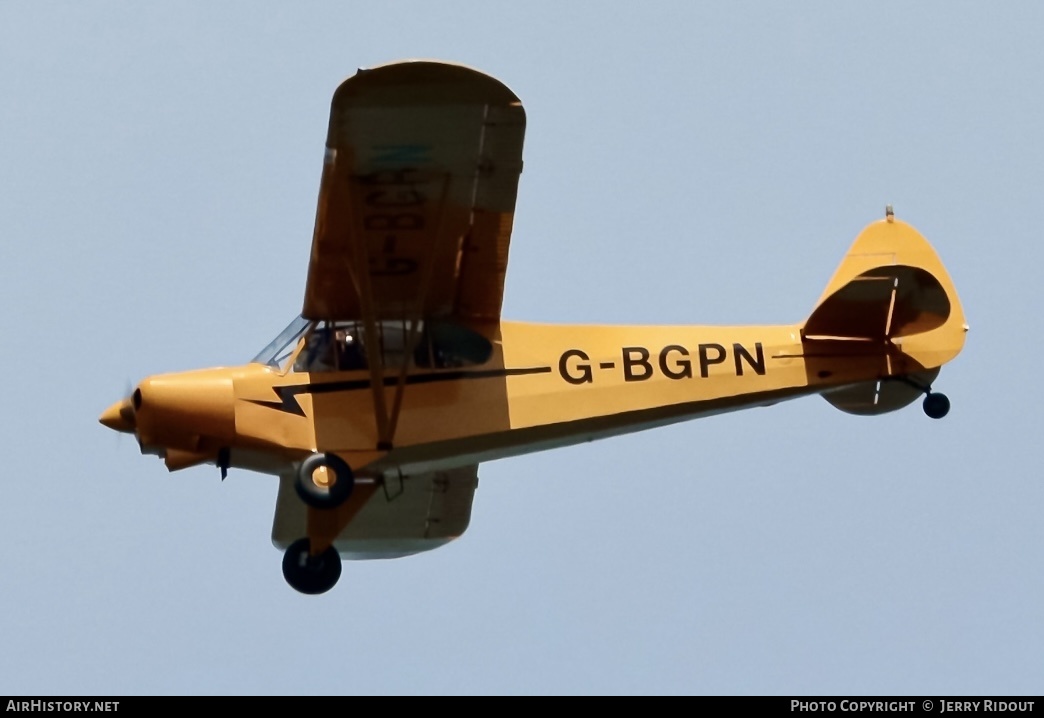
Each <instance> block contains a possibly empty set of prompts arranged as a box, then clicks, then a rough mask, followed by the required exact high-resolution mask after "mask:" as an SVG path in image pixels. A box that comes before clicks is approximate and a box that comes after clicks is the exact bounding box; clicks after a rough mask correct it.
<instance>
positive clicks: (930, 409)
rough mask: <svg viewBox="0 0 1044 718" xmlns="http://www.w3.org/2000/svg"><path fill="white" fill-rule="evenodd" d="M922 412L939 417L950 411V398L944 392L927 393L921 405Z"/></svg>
mask: <svg viewBox="0 0 1044 718" xmlns="http://www.w3.org/2000/svg"><path fill="white" fill-rule="evenodd" d="M921 406H922V408H923V409H924V413H925V414H927V415H928V416H930V417H931V418H933V419H941V418H943V417H944V416H946V415H947V414H949V413H950V400H949V399H947V398H946V395H945V394H935V393H932V394H929V395H928V396H926V397H924V404H922V405H921Z"/></svg>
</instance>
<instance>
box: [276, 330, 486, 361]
mask: <svg viewBox="0 0 1044 718" xmlns="http://www.w3.org/2000/svg"><path fill="white" fill-rule="evenodd" d="M375 328H376V337H374V338H373V341H375V342H376V344H377V351H378V352H379V353H380V356H381V362H382V363H383V365H384V368H385V369H401V368H402V366H403V364H404V363H407V364H408V365H409V366H415V367H419V368H424V369H446V368H450V367H465V366H474V365H478V364H484V363H486V362H487V361H489V358H490V356H491V355H492V353H493V345H492V344H490V342H489V340H488V339H486V338H485V337H484V336H482V335H481V334H479V333H478V332H475V331H473V330H471V329H468V328H466V327H462V326H459V325H456V324H453V323H450V322H440V321H434V322H428V323H427V324H423V323H422V324H421V325H420V326H418V328H417V335H416V340H415V342H414V346H413V350H412V352H411V351H410V350H411V347H410V346H409V345H410V344H411V342H410V327H409V325H408V324H407V323H406V322H393V321H383V322H377V324H376V327H375ZM368 341H369V339H368V337H367V333H366V330H365V328H364V327H363V325H362V322H319V323H318V324H317V325H316V326H315V328H314V329H313V330H312V331H311V332H310V333H308V335H307V338H306V339H305V346H304V348H303V349H302V350H301V352H300V354H298V355H297V359H296V360H295V361H294V367H293V368H294V371H297V372H323V371H357V370H360V369H366V368H367V366H368V365H369V355H368V353H367V348H366V347H367V342H368ZM292 350H293V348H292V347H291V348H290V350H288V353H289V352H290V351H292Z"/></svg>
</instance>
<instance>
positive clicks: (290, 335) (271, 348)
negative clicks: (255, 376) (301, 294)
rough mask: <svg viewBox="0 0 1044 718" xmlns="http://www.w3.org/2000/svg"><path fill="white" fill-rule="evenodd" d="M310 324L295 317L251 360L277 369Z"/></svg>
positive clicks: (288, 356) (287, 357)
mask: <svg viewBox="0 0 1044 718" xmlns="http://www.w3.org/2000/svg"><path fill="white" fill-rule="evenodd" d="M310 324H311V322H310V321H309V320H307V319H305V318H304V317H301V316H298V317H295V318H294V320H293V321H292V322H290V324H289V325H288V326H287V327H286V329H284V330H283V331H281V332H279V336H277V337H276V338H275V339H273V340H272V341H271V342H269V343H268V346H266V347H265V348H264V349H262V350H261V351H260V352H259V353H258V355H257V356H256V357H254V358H253V359H251V361H252V362H255V363H257V364H266V365H268V366H272V367H275V368H276V369H279V368H280V367H282V366H283V364H284V363H286V360H287V359H289V358H290V355H291V354H292V353H293V351H294V349H295V348H296V347H297V342H298V340H300V338H301V335H302V334H304V333H305V331H306V330H307V329H308V326H309V325H310Z"/></svg>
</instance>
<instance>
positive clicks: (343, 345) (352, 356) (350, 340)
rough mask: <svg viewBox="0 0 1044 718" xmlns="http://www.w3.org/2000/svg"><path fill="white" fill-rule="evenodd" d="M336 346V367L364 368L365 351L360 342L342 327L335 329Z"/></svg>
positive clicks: (343, 369)
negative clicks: (337, 350)
mask: <svg viewBox="0 0 1044 718" xmlns="http://www.w3.org/2000/svg"><path fill="white" fill-rule="evenodd" d="M337 347H338V349H339V352H338V354H339V356H338V362H337V368H338V369H340V370H341V371H352V370H353V369H365V368H366V353H365V352H364V351H363V348H362V343H361V342H359V341H358V340H357V339H356V338H355V337H354V336H352V335H351V334H349V333H348V332H347V331H346V330H344V329H338V330H337Z"/></svg>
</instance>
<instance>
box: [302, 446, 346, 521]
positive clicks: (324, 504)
mask: <svg viewBox="0 0 1044 718" xmlns="http://www.w3.org/2000/svg"><path fill="white" fill-rule="evenodd" d="M323 466H325V467H326V470H327V471H328V472H330V473H332V474H333V478H334V482H333V484H331V485H330V486H320V485H319V484H317V483H315V477H314V476H313V474H314V473H315V470H316V469H318V468H320V467H323ZM354 488H355V475H354V474H353V473H352V468H351V467H350V466H348V463H347V462H346V461H345V460H344V459H342V458H341V457H339V456H337V455H335V454H312V455H311V456H309V457H308V458H307V459H305V460H304V461H302V462H301V466H300V468H299V469H298V470H297V476H296V477H295V479H294V489H296V490H297V495H298V496H300V497H301V500H302V501H304V502H305V503H306V504H308V505H309V506H311V507H312V508H316V509H334V508H337V507H338V506H340V505H341V504H343V503H344V502H345V501H347V500H348V497H349V496H351V495H352V489H354Z"/></svg>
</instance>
